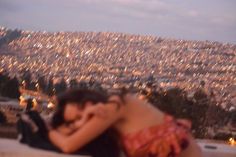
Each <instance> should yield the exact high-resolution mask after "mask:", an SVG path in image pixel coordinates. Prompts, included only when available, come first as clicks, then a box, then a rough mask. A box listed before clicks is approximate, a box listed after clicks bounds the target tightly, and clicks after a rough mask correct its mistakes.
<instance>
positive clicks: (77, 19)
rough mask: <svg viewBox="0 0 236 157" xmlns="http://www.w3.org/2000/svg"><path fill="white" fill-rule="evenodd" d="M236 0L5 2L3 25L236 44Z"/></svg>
mask: <svg viewBox="0 0 236 157" xmlns="http://www.w3.org/2000/svg"><path fill="white" fill-rule="evenodd" d="M235 8H236V0H0V26H4V27H8V28H13V29H14V28H19V29H24V30H34V31H38V30H40V31H42V30H46V31H109V32H124V33H131V34H142V35H153V36H158V37H159V36H160V37H168V38H176V39H190V40H211V41H221V42H230V43H234V44H236V9H235Z"/></svg>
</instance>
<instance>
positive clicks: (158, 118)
mask: <svg viewBox="0 0 236 157" xmlns="http://www.w3.org/2000/svg"><path fill="white" fill-rule="evenodd" d="M115 99H116V98H115ZM124 102H125V103H124V105H122V106H121V107H120V110H122V111H121V112H122V115H121V117H122V118H121V120H120V121H118V122H117V123H116V124H115V125H114V127H115V128H116V129H117V130H118V131H119V132H120V134H121V140H122V142H123V145H124V147H125V151H126V153H127V154H128V155H129V156H132V157H138V156H140V157H141V156H145V155H160V156H163V157H165V156H167V155H170V153H172V154H173V155H180V156H181V157H201V150H200V148H199V147H198V146H197V144H196V142H195V141H194V139H193V138H192V137H191V135H190V133H189V129H187V128H186V127H187V126H185V125H184V124H181V123H180V124H177V122H176V121H175V119H174V118H173V117H171V116H169V115H166V114H165V113H163V112H162V111H160V110H159V109H157V108H156V107H154V106H153V105H151V104H150V103H148V102H147V101H145V100H140V99H138V97H137V96H136V95H131V94H127V95H125V96H124ZM163 145H164V146H163ZM154 147H155V148H154ZM162 147H166V148H165V149H166V150H163V149H162ZM153 149H154V150H153ZM161 149H162V150H161ZM168 149H170V150H168ZM151 151H152V153H153V154H151Z"/></svg>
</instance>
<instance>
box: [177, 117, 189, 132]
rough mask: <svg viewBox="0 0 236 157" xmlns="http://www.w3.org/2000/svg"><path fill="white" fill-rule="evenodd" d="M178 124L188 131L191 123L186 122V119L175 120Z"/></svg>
mask: <svg viewBox="0 0 236 157" xmlns="http://www.w3.org/2000/svg"><path fill="white" fill-rule="evenodd" d="M176 121H177V123H178V124H181V125H183V126H184V127H186V128H187V129H188V130H190V129H191V128H192V123H191V121H189V120H187V119H177V120H176Z"/></svg>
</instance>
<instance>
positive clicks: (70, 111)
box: [64, 106, 80, 121]
mask: <svg viewBox="0 0 236 157" xmlns="http://www.w3.org/2000/svg"><path fill="white" fill-rule="evenodd" d="M79 115H80V111H79V110H78V108H77V107H76V106H66V108H65V111H64V119H65V121H73V120H75V119H77V118H78V116H79Z"/></svg>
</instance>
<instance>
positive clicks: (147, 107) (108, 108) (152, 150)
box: [49, 89, 202, 157]
mask: <svg viewBox="0 0 236 157" xmlns="http://www.w3.org/2000/svg"><path fill="white" fill-rule="evenodd" d="M98 112H102V113H103V116H101V115H102V114H101V115H100V114H99V113H98ZM52 126H53V128H54V129H52V130H51V131H49V138H50V140H51V142H52V143H53V144H54V145H55V146H56V147H58V148H59V149H61V150H62V151H63V152H65V153H72V152H74V151H76V150H78V149H80V148H83V147H84V146H86V145H87V144H88V143H89V142H90V141H92V140H93V139H96V138H97V137H100V136H101V135H102V134H106V131H107V130H112V132H110V133H111V136H112V137H114V138H112V139H115V140H116V143H117V146H121V148H122V149H123V151H124V152H125V154H126V155H127V156H128V157H170V156H171V157H177V156H178V157H179V156H180V157H201V156H202V155H201V151H200V149H199V147H198V146H197V144H196V142H195V141H194V139H193V138H192V136H191V134H190V124H189V123H188V121H186V120H176V119H175V118H173V117H172V116H170V115H166V114H165V113H163V112H161V111H160V110H159V109H157V108H155V107H154V106H152V105H151V104H149V103H148V102H147V101H145V100H140V99H139V98H138V96H137V95H136V94H131V93H130V92H128V91H127V90H122V91H121V92H120V93H115V94H114V93H113V94H110V95H107V94H105V93H99V92H97V91H93V90H79V89H78V90H72V91H68V92H66V93H64V94H62V95H60V96H58V106H57V110H56V112H55V115H54V118H53V125H52ZM109 142H110V140H108V143H109ZM117 148H118V147H117ZM102 149H106V148H105V147H104V148H102ZM118 149H119V148H118ZM117 152H119V151H117ZM117 155H118V156H119V154H117Z"/></svg>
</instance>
